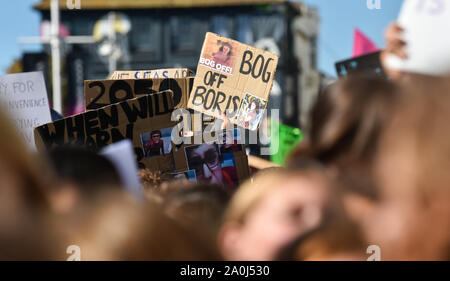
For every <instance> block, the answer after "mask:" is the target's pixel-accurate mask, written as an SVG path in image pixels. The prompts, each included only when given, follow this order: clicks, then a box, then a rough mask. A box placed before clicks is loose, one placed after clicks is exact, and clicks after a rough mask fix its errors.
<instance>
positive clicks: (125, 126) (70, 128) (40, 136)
mask: <svg viewBox="0 0 450 281" xmlns="http://www.w3.org/2000/svg"><path fill="white" fill-rule="evenodd" d="M173 109H174V102H173V93H172V91H169V90H168V91H163V92H159V93H155V94H152V95H144V96H142V97H138V98H134V99H130V100H126V101H122V102H119V103H115V104H112V105H109V106H105V107H103V108H100V109H97V110H89V111H87V112H84V113H81V114H78V115H74V116H70V117H67V118H64V119H61V120H58V121H55V122H52V123H48V124H45V125H42V126H39V127H37V128H35V142H36V146H37V148H38V150H44V149H51V148H52V147H55V146H61V145H67V144H78V145H83V146H86V147H88V148H90V149H91V150H93V151H96V152H97V151H99V150H100V149H102V148H103V147H105V146H107V145H108V144H111V143H115V142H119V141H121V140H124V139H130V140H131V141H132V143H133V147H134V153H135V156H136V161H137V162H138V165H139V167H140V168H149V169H151V170H159V171H171V170H174V162H173V156H172V151H171V150H167V149H166V150H159V148H161V147H162V145H163V143H162V141H161V131H162V130H164V129H165V128H172V127H173V126H175V125H176V122H174V121H171V114H172V111H173ZM147 135H150V138H151V140H149V139H148V138H147ZM165 141H166V140H164V142H165ZM169 141H170V140H169ZM169 147H170V146H169ZM170 149H171V148H170ZM149 151H150V152H151V153H150V152H149Z"/></svg>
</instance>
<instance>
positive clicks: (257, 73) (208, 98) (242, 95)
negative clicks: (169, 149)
mask: <svg viewBox="0 0 450 281" xmlns="http://www.w3.org/2000/svg"><path fill="white" fill-rule="evenodd" d="M277 64H278V57H277V56H276V55H274V54H272V53H269V52H267V51H263V50H260V49H257V48H255V47H251V46H248V45H245V44H242V43H240V42H237V41H234V40H231V39H228V38H225V37H221V36H219V35H217V34H214V33H210V32H208V33H207V34H206V37H205V41H204V43H203V48H202V52H201V55H200V60H199V63H198V67H197V73H196V76H195V79H194V85H193V87H192V92H191V95H190V98H189V102H188V107H189V108H191V109H194V110H197V111H200V112H203V113H206V114H208V115H211V116H215V117H217V118H222V113H223V112H226V114H227V117H228V118H229V119H230V122H231V123H234V124H238V125H240V126H242V127H244V128H247V129H251V130H254V129H256V128H258V126H259V123H260V120H261V117H262V115H263V112H264V110H265V109H266V107H267V103H268V100H269V96H270V91H271V89H272V84H273V80H274V77H275V71H276V67H277Z"/></svg>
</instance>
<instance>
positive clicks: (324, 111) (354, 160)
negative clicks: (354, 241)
mask: <svg viewBox="0 0 450 281" xmlns="http://www.w3.org/2000/svg"><path fill="white" fill-rule="evenodd" d="M397 88H398V87H397V85H395V84H394V83H393V82H391V81H388V80H386V79H384V78H380V77H376V76H370V75H353V76H348V77H346V78H343V79H341V80H339V81H338V82H336V83H334V84H332V85H330V86H329V87H328V88H327V89H325V90H324V91H323V92H321V93H320V94H319V96H318V99H317V101H316V103H315V105H314V106H313V108H312V110H311V114H310V124H309V126H310V127H309V131H308V134H307V138H306V139H305V140H304V141H303V142H302V143H300V145H299V147H298V148H297V149H296V150H294V152H293V153H292V154H291V155H290V159H289V160H288V166H290V165H293V163H295V162H296V161H298V160H299V159H301V158H303V157H310V158H312V159H315V160H317V161H319V162H320V163H322V164H323V165H324V166H325V167H326V168H327V172H328V174H329V175H330V176H331V177H332V178H333V181H334V182H335V184H336V185H337V186H339V189H340V190H341V191H342V196H343V203H344V204H345V207H346V208H347V212H348V213H349V215H350V216H351V217H352V219H355V220H357V221H364V220H366V219H367V217H368V216H370V215H371V213H372V212H373V211H374V208H375V206H374V204H375V203H376V201H377V199H378V191H377V188H376V186H375V185H374V183H373V175H372V165H373V159H374V155H375V151H376V148H377V143H378V140H379V136H380V133H381V130H382V128H383V127H384V125H385V124H386V123H387V122H389V120H390V118H391V115H392V112H393V110H394V106H395V104H396V101H397V100H398V98H399V90H398V89H397Z"/></svg>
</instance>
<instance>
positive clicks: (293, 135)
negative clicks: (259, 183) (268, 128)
mask: <svg viewBox="0 0 450 281" xmlns="http://www.w3.org/2000/svg"><path fill="white" fill-rule="evenodd" d="M272 126H275V128H273V129H274V130H278V138H272V139H271V142H270V150H271V151H273V152H276V153H273V154H272V155H271V156H270V161H272V162H273V163H276V164H279V165H284V164H285V162H286V158H287V156H288V155H289V153H291V151H292V150H293V149H294V148H295V147H297V145H298V144H299V143H300V142H301V141H302V139H303V133H302V131H300V129H299V128H294V127H291V126H288V125H284V124H279V123H277V122H272Z"/></svg>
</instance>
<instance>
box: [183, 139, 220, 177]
mask: <svg viewBox="0 0 450 281" xmlns="http://www.w3.org/2000/svg"><path fill="white" fill-rule="evenodd" d="M189 167H190V168H192V169H195V172H196V175H197V179H198V180H200V181H203V182H208V183H211V184H218V185H222V184H223V175H222V165H221V164H220V161H219V153H218V151H217V149H216V146H215V145H213V144H201V145H199V146H198V147H196V148H195V149H193V150H192V152H191V154H190V158H189Z"/></svg>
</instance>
